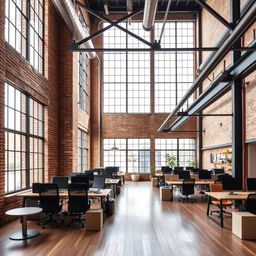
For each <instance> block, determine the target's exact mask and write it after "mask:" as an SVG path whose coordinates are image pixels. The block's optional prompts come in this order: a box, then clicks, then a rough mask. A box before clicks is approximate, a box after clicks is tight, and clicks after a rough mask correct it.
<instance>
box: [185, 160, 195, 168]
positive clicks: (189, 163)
mask: <svg viewBox="0 0 256 256" xmlns="http://www.w3.org/2000/svg"><path fill="white" fill-rule="evenodd" d="M187 166H190V167H196V161H195V160H190V161H187Z"/></svg>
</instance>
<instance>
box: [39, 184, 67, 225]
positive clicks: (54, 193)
mask: <svg viewBox="0 0 256 256" xmlns="http://www.w3.org/2000/svg"><path fill="white" fill-rule="evenodd" d="M39 201H40V207H41V208H42V209H43V213H45V214H46V215H47V217H46V218H45V219H42V220H40V221H39V224H43V226H42V227H43V228H45V225H46V224H48V223H57V219H55V218H53V217H54V216H55V217H57V216H58V215H59V213H60V212H61V209H62V200H60V197H59V188H58V185H57V184H53V183H52V184H51V183H42V184H40V185H39ZM60 221H61V222H62V223H63V220H60Z"/></svg>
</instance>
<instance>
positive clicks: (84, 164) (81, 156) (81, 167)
mask: <svg viewBox="0 0 256 256" xmlns="http://www.w3.org/2000/svg"><path fill="white" fill-rule="evenodd" d="M88 145H89V135H88V133H87V132H86V131H84V130H82V129H79V128H78V131H77V171H78V172H84V171H85V170H87V169H88V157H89V148H88Z"/></svg>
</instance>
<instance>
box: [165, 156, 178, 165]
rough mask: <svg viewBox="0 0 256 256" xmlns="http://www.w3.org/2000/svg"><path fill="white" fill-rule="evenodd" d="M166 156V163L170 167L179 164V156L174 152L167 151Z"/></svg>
mask: <svg viewBox="0 0 256 256" xmlns="http://www.w3.org/2000/svg"><path fill="white" fill-rule="evenodd" d="M165 158H166V163H167V165H168V166H169V167H170V168H174V167H175V166H177V156H175V155H174V154H170V153H167V154H166V155H165Z"/></svg>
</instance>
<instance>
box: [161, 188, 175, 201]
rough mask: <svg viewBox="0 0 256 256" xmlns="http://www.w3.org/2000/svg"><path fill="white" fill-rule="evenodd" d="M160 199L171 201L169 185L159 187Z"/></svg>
mask: <svg viewBox="0 0 256 256" xmlns="http://www.w3.org/2000/svg"><path fill="white" fill-rule="evenodd" d="M160 200H161V201H172V189H171V188H170V187H161V188H160Z"/></svg>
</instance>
